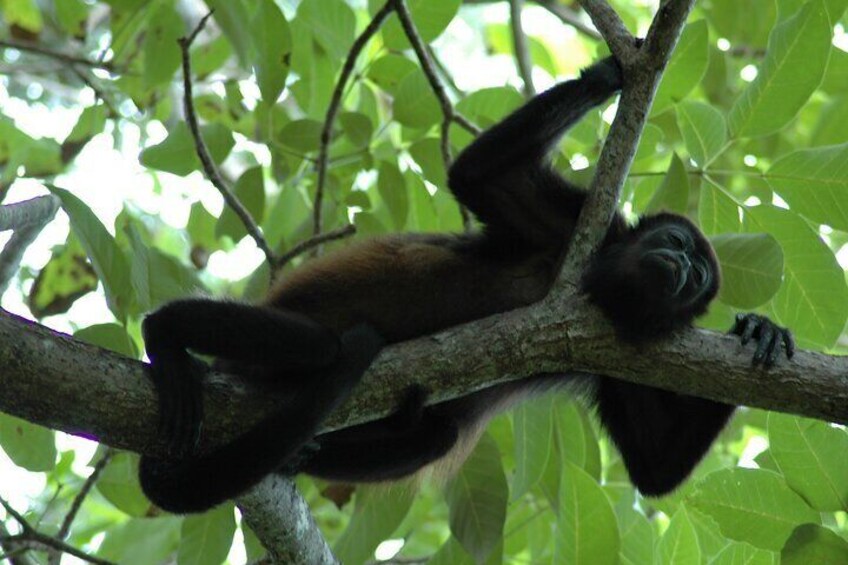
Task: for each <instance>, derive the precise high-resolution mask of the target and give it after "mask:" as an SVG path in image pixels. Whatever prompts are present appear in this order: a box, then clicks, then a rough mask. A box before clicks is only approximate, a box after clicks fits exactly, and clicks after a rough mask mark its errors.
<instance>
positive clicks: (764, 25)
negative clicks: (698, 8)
mask: <svg viewBox="0 0 848 565" xmlns="http://www.w3.org/2000/svg"><path fill="white" fill-rule="evenodd" d="M710 7H711V9H710V10H708V11H707V14H708V17H709V19H710V23H711V24H713V26H715V28H716V31H717V32H718V36H719V37H724V38H726V39H728V40H729V41H730V43H731V44H732V45H745V46H750V47H752V48H757V47H763V46H765V44H766V41H767V40H768V33H769V31H770V30H771V29H772V27H774V21H775V3H774V0H746V1H745V3H744V4H743V3H740V2H739V1H738V0H713V1H712V2H710ZM751 14H756V15H757V17H751Z"/></svg>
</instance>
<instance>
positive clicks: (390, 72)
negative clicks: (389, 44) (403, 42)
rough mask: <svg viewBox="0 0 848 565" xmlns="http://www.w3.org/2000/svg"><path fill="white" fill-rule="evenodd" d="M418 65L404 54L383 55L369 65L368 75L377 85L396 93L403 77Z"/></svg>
mask: <svg viewBox="0 0 848 565" xmlns="http://www.w3.org/2000/svg"><path fill="white" fill-rule="evenodd" d="M417 68H418V66H417V65H416V64H415V63H413V62H412V61H411V60H409V59H407V58H406V57H404V56H403V55H396V54H394V53H389V54H388V55H383V56H382V57H380V58H379V59H377V60H376V61H374V63H372V64H371V66H370V67H368V71H367V75H368V78H370V79H371V80H372V81H374V82H375V83H376V84H377V86H379V87H380V88H382V89H383V90H385V91H386V92H388V93H389V94H392V95H394V94H395V93H396V91H397V87H398V85H399V84H400V82H401V81H402V80H403V78H404V77H405V76H406V75H408V74H409V73H411V72H413V71H414V70H416V69H417Z"/></svg>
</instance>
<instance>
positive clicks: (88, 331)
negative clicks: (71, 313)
mask: <svg viewBox="0 0 848 565" xmlns="http://www.w3.org/2000/svg"><path fill="white" fill-rule="evenodd" d="M74 339H77V340H80V341H84V342H86V343H90V344H92V345H96V346H98V347H103V348H104V349H108V350H110V351H114V352H115V353H120V354H121V355H125V356H127V357H129V358H131V359H138V357H139V351H138V347H136V344H135V342H134V341H133V339H132V338H131V337H130V335H129V334H128V333H127V330H126V328H124V326H121V325H119V324H94V325H91V326H88V327H86V328H82V329H81V330H77V331H75V332H74Z"/></svg>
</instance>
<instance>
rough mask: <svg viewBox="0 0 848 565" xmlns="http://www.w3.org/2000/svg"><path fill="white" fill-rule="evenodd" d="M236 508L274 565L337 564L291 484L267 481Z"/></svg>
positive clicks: (275, 479)
mask: <svg viewBox="0 0 848 565" xmlns="http://www.w3.org/2000/svg"><path fill="white" fill-rule="evenodd" d="M238 506H239V508H240V509H241V511H242V514H243V516H244V519H245V521H247V524H248V525H249V526H250V529H252V530H253V531H254V533H256V536H257V537H258V538H259V539H260V540H262V543H263V544H264V545H265V548H266V549H267V550H268V552H269V557H270V558H271V559H272V560H273V562H274V563H286V564H291V565H296V564H301V563H302V564H304V565H335V564H337V563H338V560H337V559H336V557H335V556H334V555H333V552H332V550H331V549H330V546H329V545H327V541H326V540H325V539H324V537H323V536H322V535H321V531H320V530H319V529H318V526H317V525H316V524H315V520H314V519H313V518H312V512H311V511H310V510H309V506H308V505H307V504H306V501H305V500H303V497H302V496H300V494H299V493H298V492H297V489H296V488H295V485H294V483H293V482H292V481H290V480H288V479H284V478H282V477H280V476H277V475H272V476H269V477H266V478H265V479H264V480H263V481H262V482H261V483H259V484H258V485H257V486H256V487H254V488H252V489H250V491H249V492H248V493H247V494H245V495H243V496H241V497H239V499H238Z"/></svg>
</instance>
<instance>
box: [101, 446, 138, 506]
mask: <svg viewBox="0 0 848 565" xmlns="http://www.w3.org/2000/svg"><path fill="white" fill-rule="evenodd" d="M97 490H98V491H100V494H102V495H103V496H104V497H106V500H108V501H109V502H111V503H112V504H113V505H114V506H115V508H117V509H119V510H121V511H122V512H125V513H126V514H129V515H130V516H139V517H140V516H145V515H147V511H148V510H150V501H148V500H147V497H145V496H144V493H142V492H141V485H139V484H138V455H136V454H135V453H116V454H115V455H113V456H112V458H111V459H110V460H109V463H107V464H106V467H105V468H104V469H103V472H102V473H101V474H100V478H99V479H97Z"/></svg>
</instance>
